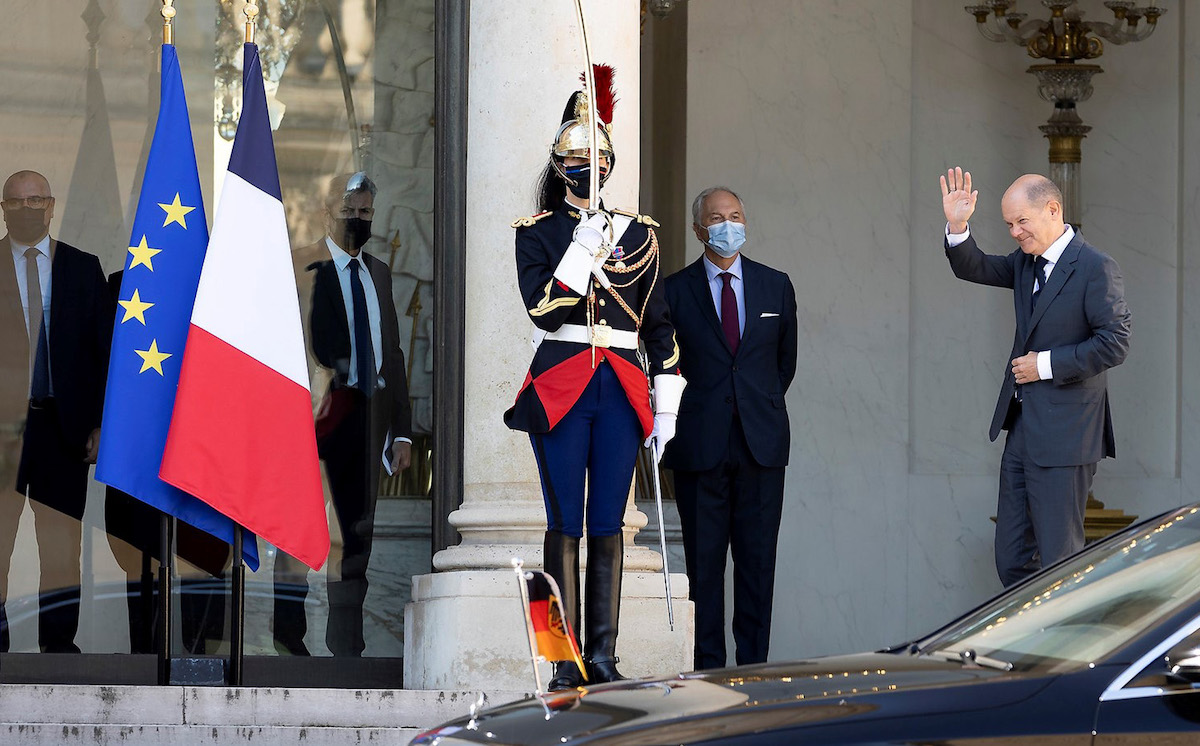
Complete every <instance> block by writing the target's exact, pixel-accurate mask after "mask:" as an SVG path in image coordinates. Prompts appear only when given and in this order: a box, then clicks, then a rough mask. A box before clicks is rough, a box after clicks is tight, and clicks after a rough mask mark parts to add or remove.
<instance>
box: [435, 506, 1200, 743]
mask: <svg viewBox="0 0 1200 746" xmlns="http://www.w3.org/2000/svg"><path fill="white" fill-rule="evenodd" d="M1198 687H1200V505H1192V506H1188V507H1186V508H1182V509H1180V510H1176V511H1171V512H1169V513H1165V514H1163V515H1161V516H1159V517H1158V518H1155V519H1151V520H1150V521H1146V522H1143V523H1141V524H1139V525H1137V526H1133V527H1131V528H1129V529H1126V530H1125V531H1122V532H1120V533H1118V534H1115V535H1113V536H1111V537H1109V538H1107V539H1105V540H1104V541H1102V542H1099V543H1097V544H1094V545H1092V546H1090V547H1088V548H1087V549H1085V550H1084V551H1082V552H1080V553H1079V554H1076V555H1074V556H1073V557H1070V558H1068V559H1066V560H1064V561H1063V562H1060V563H1059V564H1057V565H1055V566H1053V567H1050V568H1047V569H1046V570H1044V571H1042V572H1041V573H1039V574H1037V575H1035V576H1033V577H1032V578H1030V579H1028V580H1026V581H1025V582H1023V583H1020V584H1019V585H1016V586H1013V587H1012V588H1009V589H1007V590H1006V591H1004V592H1003V593H1002V594H1000V595H999V596H996V597H995V598H993V599H992V600H990V601H988V602H987V603H985V604H984V605H982V606H980V607H978V608H977V609H975V610H973V611H971V612H969V613H968V614H966V615H965V616H963V617H961V618H959V619H957V620H955V621H954V622H952V623H951V624H949V625H948V626H946V627H944V628H942V629H941V630H939V631H937V632H935V633H934V634H932V635H929V636H928V637H924V638H922V639H919V640H916V641H913V642H910V643H905V644H904V645H900V646H897V647H895V648H891V649H887V650H882V651H879V652H875V653H863V654H858V655H841V656H834V657H829V658H816V659H812V660H804V661H797V662H792V663H767V664H761V665H754V666H741V667H738V668H727V669H722V670H717V671H704V672H696V673H686V674H680V675H678V676H673V677H667V678H660V679H640V680H635V681H628V682H619V683H615V684H605V685H602V686H596V687H591V688H581V689H578V690H573V691H570V692H561V693H555V694H550V695H545V696H543V697H541V698H533V697H531V698H529V699H527V700H524V701H520V702H513V703H510V704H505V705H502V706H499V707H496V708H494V709H490V710H485V711H483V712H476V713H475V714H474V716H473V717H468V718H463V719H461V720H456V721H453V722H451V723H447V724H446V725H443V726H440V727H438V728H435V729H433V730H431V731H428V732H427V733H423V734H421V735H420V736H418V737H417V738H416V739H415V740H414V741H413V742H412V743H414V744H431V745H433V744H438V745H440V746H451V745H452V744H468V743H472V744H473V743H487V744H560V745H561V744H608V745H615V744H629V745H630V746H632V745H634V744H637V745H638V746H643V745H644V744H696V743H723V744H792V743H798V744H799V743H802V744H835V743H836V744H913V745H916V744H928V745H934V744H936V745H938V746H951V745H955V746H957V745H959V744H977V745H978V746H992V745H994V744H1049V745H1051V746H1074V745H1075V744H1089V745H1100V744H1112V745H1114V746H1115V745H1116V744H1120V745H1121V746H1132V745H1133V744H1158V745H1160V746H1162V745H1170V744H1184V743H1188V744H1192V743H1197V744H1200V688H1198Z"/></svg>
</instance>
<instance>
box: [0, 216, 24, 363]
mask: <svg viewBox="0 0 1200 746" xmlns="http://www.w3.org/2000/svg"><path fill="white" fill-rule="evenodd" d="M0 262H7V264H4V265H3V266H4V267H5V268H6V269H5V271H3V272H0V277H3V278H4V279H3V281H0V282H2V286H3V289H2V290H0V292H3V294H4V301H3V314H4V317H3V321H2V322H0V324H2V325H3V328H2V329H0V334H3V335H4V339H5V341H6V342H7V344H4V345H3V347H2V349H4V350H5V352H6V353H8V354H12V353H14V352H16V351H17V350H22V351H24V352H25V355H24V359H25V361H26V365H27V366H28V361H29V331H28V328H27V327H26V326H25V308H24V302H23V299H22V298H21V287H20V286H19V285H18V284H17V269H16V266H15V264H14V263H13V259H12V243H11V242H10V241H9V239H8V236H5V237H4V238H3V239H0Z"/></svg>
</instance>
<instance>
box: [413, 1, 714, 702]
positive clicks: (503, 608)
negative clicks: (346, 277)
mask: <svg viewBox="0 0 1200 746" xmlns="http://www.w3.org/2000/svg"><path fill="white" fill-rule="evenodd" d="M584 10H585V13H586V14H587V20H588V30H589V36H590V42H591V48H592V53H593V59H594V60H595V61H596V62H606V63H609V64H612V65H613V66H614V67H615V68H616V70H617V88H618V98H619V99H620V100H619V103H618V104H617V109H616V115H615V120H616V121H615V133H614V134H615V139H616V148H617V152H618V154H619V155H618V161H617V167H616V169H615V171H614V175H613V177H612V180H611V181H610V183H609V185H608V187H607V188H606V189H605V195H606V202H607V204H610V205H613V206H624V207H628V208H635V207H636V205H637V185H638V141H639V138H638V56H639V46H638V45H639V23H640V19H639V3H638V2H636V0H618V1H614V0H588V1H587V2H585V3H584ZM582 50H583V46H582V40H581V37H580V35H579V30H578V25H577V22H576V16H575V10H574V5H573V4H572V3H567V2H564V3H553V4H548V3H543V2H540V1H539V0H520V1H519V2H508V3H503V4H493V3H476V4H474V5H473V6H472V8H471V42H470V56H471V63H470V64H471V79H470V94H469V95H470V111H469V113H468V116H469V134H468V153H469V160H468V167H467V202H468V205H467V297H466V298H465V299H464V302H465V304H466V313H467V332H466V337H467V339H466V407H465V409H466V415H465V418H466V422H465V427H466V433H467V437H466V446H465V448H466V453H465V466H464V485H463V503H462V507H461V508H460V509H459V510H457V511H455V512H454V513H453V514H452V515H451V516H450V522H451V523H452V524H453V525H454V526H455V528H457V529H458V531H459V532H460V533H461V534H462V537H463V539H462V543H461V544H459V545H457V546H454V547H450V548H448V549H446V550H444V551H442V552H439V553H438V554H437V555H436V556H435V557H434V568H435V570H437V571H438V572H436V573H434V574H432V575H423V576H418V577H416V578H414V579H413V602H412V603H410V604H409V605H408V607H407V609H406V614H405V633H406V640H405V656H404V668H405V670H404V681H405V686H406V687H408V688H413V689H444V688H467V687H473V688H483V689H506V690H516V689H527V688H531V687H532V676H531V674H530V665H529V656H528V645H527V639H526V636H525V631H524V627H523V624H522V621H521V619H522V615H521V610H520V606H519V603H518V601H517V598H518V597H517V592H518V590H517V585H516V576H515V574H514V572H513V570H512V567H511V564H510V562H511V560H512V558H513V557H521V558H523V559H524V560H525V562H526V564H527V565H530V566H540V565H541V543H542V536H543V532H544V530H545V526H546V519H545V515H544V510H543V507H542V498H541V489H540V487H539V484H538V476H537V468H536V466H535V464H534V461H533V456H532V453H531V450H530V447H529V442H528V439H527V438H526V437H525V436H524V434H523V433H517V432H513V431H510V430H508V429H507V428H506V427H505V426H504V423H503V421H502V419H501V415H502V413H503V411H504V409H505V408H506V407H507V406H508V405H509V404H510V403H511V402H512V401H513V399H514V398H515V396H516V393H517V390H518V387H519V386H520V384H521V382H522V381H523V380H524V376H525V371H526V369H527V368H528V365H529V360H530V358H531V356H532V349H531V348H530V346H529V345H528V343H527V340H528V339H529V334H530V331H531V325H530V322H529V319H528V316H527V314H526V313H525V309H524V308H523V307H522V306H521V302H520V298H519V296H518V294H517V292H516V289H515V277H516V267H515V264H514V259H513V248H512V246H513V233H512V229H511V228H510V227H509V223H510V222H511V221H512V220H513V219H514V218H516V217H520V216H524V215H529V214H532V213H533V212H535V211H536V210H535V204H534V203H535V198H534V182H535V180H536V177H537V175H538V174H539V173H540V171H541V168H542V166H543V164H544V163H545V159H546V152H547V147H548V145H549V143H550V140H551V139H552V138H553V135H554V130H555V129H556V127H557V124H558V122H559V121H560V118H561V115H562V109H563V106H564V105H565V103H566V100H567V98H568V96H569V95H570V93H571V91H572V90H575V89H576V88H577V87H578V85H579V84H578V82H577V80H578V78H577V76H578V75H579V73H580V72H581V71H582V69H583V51H582ZM625 524H626V529H625V530H626V556H625V560H626V562H625V570H626V573H625V578H624V583H623V596H622V608H621V624H622V628H623V629H624V630H625V633H624V634H623V635H622V636H621V638H620V641H619V642H618V651H617V652H618V655H620V656H621V657H622V661H623V662H622V669H623V671H624V672H625V673H626V674H627V675H648V674H652V673H667V672H672V671H678V670H683V669H686V668H690V660H691V646H692V637H693V635H692V629H693V627H692V617H691V609H690V603H689V602H687V600H686V597H687V582H686V577H685V576H683V575H679V576H677V577H675V578H673V582H672V590H673V594H674V595H675V596H676V598H675V612H676V625H675V630H674V632H671V631H669V630H668V627H667V616H666V611H665V608H664V599H663V583H662V578H661V576H660V575H658V574H656V573H655V571H656V570H659V569H660V568H661V566H662V563H661V558H660V557H659V555H658V554H656V553H654V552H652V551H650V550H648V549H645V548H642V547H635V546H634V542H633V537H634V535H635V534H636V533H637V532H638V531H639V530H640V529H641V528H643V527H644V526H645V525H646V516H645V514H643V513H641V512H640V511H638V510H637V509H636V508H635V507H634V506H633V504H632V501H631V502H630V506H629V509H628V510H627V512H626V515H625ZM585 561H586V556H585ZM632 630H636V631H637V634H636V635H634V634H631V633H630V632H631V631H632Z"/></svg>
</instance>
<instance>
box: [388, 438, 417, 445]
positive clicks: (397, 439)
mask: <svg viewBox="0 0 1200 746" xmlns="http://www.w3.org/2000/svg"><path fill="white" fill-rule="evenodd" d="M396 443H412V438H405V437H399V438H396V439H395V440H393V441H392V444H393V445H395V444H396Z"/></svg>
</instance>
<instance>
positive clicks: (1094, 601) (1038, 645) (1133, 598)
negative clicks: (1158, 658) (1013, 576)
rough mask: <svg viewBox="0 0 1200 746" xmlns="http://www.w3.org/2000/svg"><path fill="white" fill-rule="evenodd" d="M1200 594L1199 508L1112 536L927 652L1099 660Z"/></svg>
mask: <svg viewBox="0 0 1200 746" xmlns="http://www.w3.org/2000/svg"><path fill="white" fill-rule="evenodd" d="M1197 594H1200V508H1197V507H1194V506H1193V507H1191V508H1186V509H1184V510H1181V511H1179V512H1177V513H1172V514H1168V515H1167V516H1165V517H1164V518H1163V519H1162V520H1161V521H1159V522H1158V523H1157V524H1153V523H1151V524H1147V525H1145V526H1142V527H1140V530H1138V531H1136V532H1125V533H1123V534H1121V535H1120V536H1118V537H1113V538H1110V539H1108V540H1106V541H1104V542H1102V543H1100V544H1098V545H1097V546H1095V547H1093V548H1092V549H1090V550H1088V551H1086V552H1084V553H1083V554H1080V555H1079V556H1078V557H1076V558H1074V559H1072V560H1071V561H1069V562H1067V563H1065V564H1063V565H1062V566H1061V567H1060V568H1058V569H1057V570H1056V571H1055V572H1053V573H1050V574H1048V575H1046V576H1044V577H1041V578H1038V579H1037V580H1036V581H1035V582H1032V583H1027V584H1024V585H1022V586H1020V587H1018V588H1015V589H1014V590H1012V591H1011V592H1009V593H1005V594H1003V595H1002V596H1000V597H999V598H997V599H996V600H995V601H993V602H992V603H990V604H988V605H986V606H984V607H983V608H981V609H979V610H977V611H975V612H973V613H972V614H971V615H969V616H967V617H966V618H964V619H963V620H961V621H960V622H959V623H957V624H955V625H954V626H953V627H951V628H950V629H949V630H948V631H945V632H943V633H941V634H939V635H937V636H935V637H933V638H931V639H929V640H927V641H924V643H923V644H921V645H920V652H921V653H922V654H926V653H938V652H942V653H957V654H965V656H966V657H978V658H981V659H982V658H985V657H986V658H991V659H994V660H996V661H1000V662H1002V663H1009V664H1012V667H1013V668H1014V669H1017V670H1027V669H1030V668H1034V667H1039V666H1041V667H1046V666H1049V667H1054V668H1057V667H1061V666H1069V667H1075V666H1077V665H1079V664H1086V663H1092V662H1095V661H1097V660H1099V659H1101V658H1103V657H1105V656H1107V655H1108V654H1109V653H1111V652H1113V651H1114V650H1116V649H1117V648H1119V647H1120V646H1121V645H1123V644H1125V643H1126V642H1127V641H1128V640H1130V639H1131V638H1132V637H1133V636H1134V635H1136V634H1138V633H1139V632H1141V631H1142V630H1144V629H1145V628H1147V627H1148V626H1150V625H1152V624H1154V623H1156V622H1157V621H1158V620H1160V619H1162V618H1163V617H1165V616H1167V615H1169V614H1171V613H1172V612H1174V611H1176V610H1178V609H1179V608H1180V607H1181V606H1183V605H1184V604H1186V603H1188V602H1189V601H1191V600H1193V599H1194V598H1195V597H1196V596H1197Z"/></svg>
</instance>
